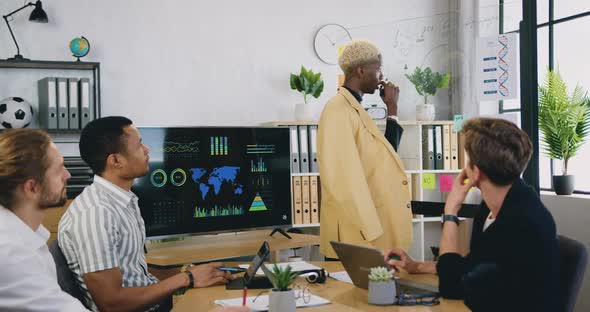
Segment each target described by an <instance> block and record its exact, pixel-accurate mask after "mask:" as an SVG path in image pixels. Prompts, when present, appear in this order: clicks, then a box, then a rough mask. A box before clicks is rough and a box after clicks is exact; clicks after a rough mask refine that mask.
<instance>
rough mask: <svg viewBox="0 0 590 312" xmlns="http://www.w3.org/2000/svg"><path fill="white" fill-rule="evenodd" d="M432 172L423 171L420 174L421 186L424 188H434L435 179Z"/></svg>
mask: <svg viewBox="0 0 590 312" xmlns="http://www.w3.org/2000/svg"><path fill="white" fill-rule="evenodd" d="M434 178H435V177H434V173H425V174H423V175H422V188H423V189H425V190H434V188H435V187H436V181H435V180H434Z"/></svg>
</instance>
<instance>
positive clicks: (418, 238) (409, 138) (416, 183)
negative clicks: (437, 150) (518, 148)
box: [261, 120, 470, 260]
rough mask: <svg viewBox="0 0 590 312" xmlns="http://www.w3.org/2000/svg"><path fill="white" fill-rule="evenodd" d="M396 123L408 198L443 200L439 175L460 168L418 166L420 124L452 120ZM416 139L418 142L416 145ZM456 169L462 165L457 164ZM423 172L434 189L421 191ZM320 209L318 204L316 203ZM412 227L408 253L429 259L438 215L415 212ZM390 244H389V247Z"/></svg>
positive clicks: (381, 125)
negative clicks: (399, 128)
mask: <svg viewBox="0 0 590 312" xmlns="http://www.w3.org/2000/svg"><path fill="white" fill-rule="evenodd" d="M376 123H377V126H378V127H379V129H380V130H381V131H382V132H385V127H386V121H385V120H382V121H377V122H376ZM399 124H400V125H401V126H402V127H403V128H404V134H403V137H402V141H401V143H400V146H399V148H398V155H399V156H400V158H401V160H402V161H403V163H404V166H405V167H406V173H407V174H408V175H411V177H412V179H411V180H412V200H415V201H434V202H444V201H445V200H446V197H447V193H443V192H441V191H440V188H439V187H440V186H439V179H440V178H439V176H440V175H452V176H453V178H454V177H455V176H456V175H458V174H459V173H460V172H461V170H450V169H445V170H425V169H423V167H422V127H423V126H425V125H453V121H430V122H422V121H400V122H399ZM261 125H262V126H293V125H298V126H303V125H307V126H309V125H317V123H314V122H301V121H274V122H266V123H263V124H261ZM416 142H419V144H416ZM460 168H462V166H461V165H460ZM424 174H435V175H436V177H437V179H436V182H435V189H434V190H425V189H424V188H423V184H422V178H423V176H424ZM291 176H292V177H295V176H319V173H303V174H302V173H292V174H291ZM320 209H321V206H320ZM462 220H463V221H464V223H465V224H464V225H462V227H465V229H462V230H461V232H462V233H469V232H470V229H469V226H470V225H469V224H468V223H469V222H468V221H465V219H462ZM412 224H413V230H414V243H413V245H412V247H411V248H410V250H409V254H410V255H411V256H412V257H413V258H414V259H417V260H432V258H433V256H432V253H431V251H430V246H438V244H439V240H440V236H441V234H442V233H441V229H442V225H441V223H440V217H424V216H422V215H415V216H414V218H413V219H412ZM293 227H294V228H314V227H319V224H297V225H293ZM462 245H465V247H466V246H468V241H464V242H462ZM392 247H393V246H392Z"/></svg>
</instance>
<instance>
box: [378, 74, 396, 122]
mask: <svg viewBox="0 0 590 312" xmlns="http://www.w3.org/2000/svg"><path fill="white" fill-rule="evenodd" d="M381 86H382V87H383V91H384V95H383V96H382V97H381V99H382V100H383V102H384V103H385V105H387V114H388V115H394V116H397V102H398V100H399V87H397V86H396V85H394V84H393V83H392V82H388V81H382V82H381Z"/></svg>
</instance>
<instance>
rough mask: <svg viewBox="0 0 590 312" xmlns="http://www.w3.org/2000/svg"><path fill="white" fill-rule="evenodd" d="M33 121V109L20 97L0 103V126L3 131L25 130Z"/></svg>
mask: <svg viewBox="0 0 590 312" xmlns="http://www.w3.org/2000/svg"><path fill="white" fill-rule="evenodd" d="M32 120H33V107H32V106H31V104H29V102H27V101H25V100H23V99H22V98H20V97H16V96H15V97H9V98H6V99H4V100H2V101H0V126H2V127H3V128H5V129H10V128H26V127H28V126H29V125H30V124H31V121H32Z"/></svg>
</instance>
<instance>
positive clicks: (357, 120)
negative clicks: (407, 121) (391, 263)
mask: <svg viewBox="0 0 590 312" xmlns="http://www.w3.org/2000/svg"><path fill="white" fill-rule="evenodd" d="M318 162H319V167H320V181H321V191H322V202H321V217H320V250H321V252H322V253H323V254H324V256H326V257H330V258H337V255H336V253H335V252H334V250H333V249H332V246H330V241H339V242H345V243H350V244H355V245H363V246H368V247H373V248H377V249H380V250H382V251H384V250H386V249H388V248H391V247H397V248H402V249H404V250H408V248H409V247H410V246H411V244H412V210H411V206H410V200H411V198H410V189H409V188H410V187H411V186H410V185H409V183H408V181H407V177H406V174H405V169H404V165H403V163H402V162H401V160H400V158H399V156H398V155H397V153H396V152H395V150H394V149H393V147H392V146H391V144H390V143H389V142H388V141H387V139H386V138H385V136H384V135H383V134H382V133H381V131H380V130H379V129H378V128H377V125H376V124H375V122H374V121H373V120H372V119H371V117H370V116H369V115H368V114H367V112H366V111H365V110H364V108H363V107H362V106H361V104H360V103H359V102H358V101H357V100H356V99H355V98H354V96H353V95H352V94H350V92H349V91H348V90H346V89H345V88H340V91H339V92H338V94H337V95H336V96H334V97H333V98H332V99H331V100H330V101H329V102H328V104H326V107H325V108H324V110H323V112H322V115H321V118H320V123H319V128H318Z"/></svg>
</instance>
